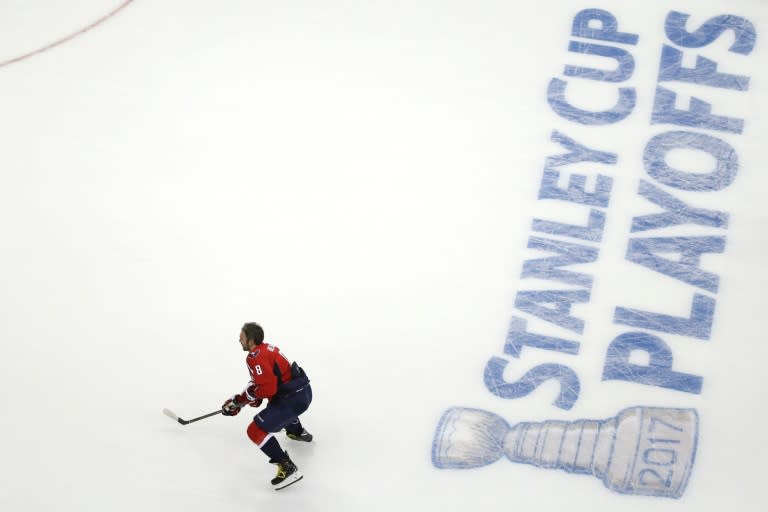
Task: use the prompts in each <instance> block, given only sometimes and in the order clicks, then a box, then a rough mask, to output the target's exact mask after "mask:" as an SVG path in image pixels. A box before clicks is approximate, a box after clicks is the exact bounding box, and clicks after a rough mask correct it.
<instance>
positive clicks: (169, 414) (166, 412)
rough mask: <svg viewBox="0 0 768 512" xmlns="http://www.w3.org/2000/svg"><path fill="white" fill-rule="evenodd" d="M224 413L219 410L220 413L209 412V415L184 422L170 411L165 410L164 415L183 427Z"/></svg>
mask: <svg viewBox="0 0 768 512" xmlns="http://www.w3.org/2000/svg"><path fill="white" fill-rule="evenodd" d="M222 412H224V411H222V410H221V409H219V410H218V411H214V412H209V413H208V414H204V415H203V416H198V417H197V418H192V419H191V420H183V419H181V418H179V417H178V416H176V414H174V413H173V411H171V410H169V409H163V414H165V415H166V416H168V417H169V418H171V419H172V420H173V421H178V422H179V423H181V424H182V425H188V424H189V423H192V422H195V421H200V420H204V419H205V418H210V417H211V416H216V415H217V414H221V413H222Z"/></svg>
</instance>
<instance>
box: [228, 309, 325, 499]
mask: <svg viewBox="0 0 768 512" xmlns="http://www.w3.org/2000/svg"><path fill="white" fill-rule="evenodd" d="M240 345H241V346H242V347H243V350H244V351H246V352H248V355H247V356H246V358H245V363H246V364H247V365H248V371H249V372H250V374H251V380H250V382H248V385H247V386H246V388H245V390H243V392H242V393H240V394H237V395H234V396H232V397H231V398H230V399H228V400H227V401H226V402H224V405H222V406H221V410H222V414H224V415H225V416H235V415H236V414H238V413H239V412H240V409H241V408H242V407H244V406H245V405H250V406H251V407H258V406H260V405H261V403H262V401H263V400H264V399H266V400H268V403H267V406H266V407H265V408H264V409H263V410H262V411H260V412H259V413H258V414H257V415H256V416H254V418H253V421H252V422H251V423H250V424H249V425H248V430H247V433H248V437H249V438H250V439H251V441H253V442H254V443H255V444H256V445H257V446H258V447H259V448H261V451H263V452H264V453H265V454H266V455H267V457H269V462H270V463H271V464H276V465H277V476H275V478H273V479H272V486H273V487H274V489H275V490H279V489H282V488H284V487H287V486H289V485H291V484H293V483H296V482H298V481H299V480H301V479H302V474H301V473H300V472H299V470H298V468H297V467H296V464H294V463H293V461H292V460H291V459H290V457H288V452H286V451H283V449H282V448H281V446H280V443H279V442H278V441H277V438H276V437H275V436H274V435H273V434H274V433H275V432H279V431H280V430H282V429H285V431H286V434H287V436H288V437H289V438H290V439H293V440H295V441H305V442H310V441H312V434H310V433H309V432H307V431H306V430H305V429H304V427H303V426H302V425H301V421H299V418H298V416H299V415H300V414H302V413H303V412H304V411H306V410H307V408H308V407H309V404H310V403H311V402H312V388H311V387H310V385H309V378H307V375H306V374H305V373H304V370H302V369H301V367H299V365H298V364H296V363H295V362H294V363H291V362H290V361H289V360H288V359H287V358H286V357H285V356H284V355H283V353H282V352H280V349H279V348H277V347H276V346H274V345H269V344H266V343H264V330H263V329H262V328H261V326H259V325H258V324H256V323H253V322H249V323H246V324H245V325H243V327H242V329H241V330H240Z"/></svg>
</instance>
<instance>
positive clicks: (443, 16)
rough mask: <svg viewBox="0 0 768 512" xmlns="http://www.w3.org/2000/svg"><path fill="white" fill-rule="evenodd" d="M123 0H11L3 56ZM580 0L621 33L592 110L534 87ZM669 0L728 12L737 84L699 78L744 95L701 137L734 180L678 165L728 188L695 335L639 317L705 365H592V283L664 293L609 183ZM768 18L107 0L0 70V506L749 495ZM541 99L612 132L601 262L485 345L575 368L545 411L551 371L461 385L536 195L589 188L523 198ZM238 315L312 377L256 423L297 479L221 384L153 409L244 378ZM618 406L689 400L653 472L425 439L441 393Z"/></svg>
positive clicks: (556, 0)
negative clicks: (732, 162)
mask: <svg viewBox="0 0 768 512" xmlns="http://www.w3.org/2000/svg"><path fill="white" fill-rule="evenodd" d="M122 3H124V2H122V1H118V0H89V1H86V0H71V1H68V2H60V1H56V0H23V1H21V0H6V1H4V2H3V3H2V5H1V6H0V62H6V61H8V60H12V59H14V58H15V57H18V56H21V55H25V54H27V53H29V52H33V51H34V50H36V49H39V48H43V47H45V46H46V45H49V44H51V43H53V42H55V41H58V40H60V39H62V38H65V37H66V36H68V35H70V34H74V33H76V32H77V31H78V30H81V29H83V28H84V27H86V26H87V25H88V24H89V23H91V22H93V21H94V20H97V19H98V18H100V17H101V16H103V15H105V14H106V13H108V12H109V11H111V10H112V9H115V8H116V7H118V6H119V5H121V4H122ZM586 8H601V9H606V10H608V11H610V12H611V13H612V14H613V15H615V16H616V18H617V19H618V20H619V29H620V30H622V31H626V32H632V33H636V34H639V36H640V39H639V42H638V44H637V45H636V46H635V47H633V48H632V49H631V51H632V53H633V56H634V59H635V63H636V68H635V73H634V75H633V77H632V78H631V80H629V81H628V83H627V84H623V85H626V86H629V87H634V88H635V89H636V90H637V93H638V102H637V107H636V110H635V112H633V114H632V115H631V116H630V117H628V118H627V119H626V120H624V121H622V122H620V123H617V124H615V125H611V126H603V127H591V126H583V125H579V124H576V123H573V122H570V121H567V120H564V119H562V118H560V117H559V116H557V115H556V114H555V113H554V112H553V110H552V109H551V108H550V107H549V105H548V104H547V101H546V98H547V96H546V91H547V85H548V84H549V81H550V80H551V79H552V78H555V77H560V78H563V69H564V66H566V65H567V64H572V65H578V64H581V65H584V64H585V63H587V62H588V61H584V60H578V58H579V57H577V56H574V55H573V54H572V53H569V52H568V42H569V40H570V39H571V37H570V31H571V23H572V20H573V17H574V15H575V14H576V13H577V12H579V11H581V10H582V9H586ZM671 10H678V11H681V12H685V13H689V14H691V16H692V22H695V23H697V24H701V23H703V22H704V21H705V20H707V19H709V18H711V17H713V16H717V15H720V14H733V15H737V16H742V17H745V18H748V19H749V20H750V21H751V22H752V23H753V24H754V25H755V28H756V30H757V45H756V47H755V49H754V51H753V52H752V53H751V54H750V55H748V56H734V55H733V54H731V53H729V52H727V46H728V44H727V43H728V42H730V40H728V39H727V37H723V41H718V42H717V43H715V44H713V45H712V48H708V49H706V50H704V49H703V50H702V54H704V55H707V56H708V57H709V58H711V59H714V60H717V61H719V62H720V66H721V68H720V70H721V71H723V72H730V73H735V74H741V75H745V76H749V77H750V78H751V83H750V88H749V90H748V91H742V92H739V93H737V92H734V91H717V90H714V91H708V92H707V93H706V94H704V95H700V96H701V97H702V98H706V99H707V100H708V101H710V102H712V104H713V112H714V113H716V114H720V115H730V116H732V117H737V118H742V119H744V120H745V129H744V132H743V133H742V134H741V135H733V134H728V135H724V136H723V138H724V139H726V140H728V141H729V142H730V143H731V144H733V145H734V147H735V148H736V150H737V151H738V155H739V159H740V171H739V174H738V176H737V178H736V180H735V181H734V182H733V184H732V185H730V186H729V187H728V188H726V189H725V190H723V191H720V192H717V193H712V194H710V195H702V194H698V195H690V196H685V197H686V198H688V199H690V200H691V201H693V202H696V201H698V202H699V203H700V204H701V206H702V207H706V208H710V209H720V210H722V211H726V212H728V213H729V215H730V223H729V227H728V229H727V230H724V231H722V232H721V233H717V234H722V235H724V236H727V246H726V249H725V252H724V253H723V254H716V255H705V256H704V257H703V258H702V262H703V263H702V266H705V267H706V268H707V269H708V270H710V271H712V272H716V273H717V274H718V275H719V276H720V288H719V290H718V292H717V294H709V296H712V297H714V298H716V300H717V310H716V315H715V321H714V325H713V330H712V336H711V338H710V339H709V340H707V341H702V340H694V339H692V338H686V337H683V336H665V339H666V341H667V342H668V343H670V345H671V346H672V347H673V349H674V355H675V363H674V364H675V368H676V369H678V370H679V371H684V372H688V373H691V374H696V375H700V376H703V378H704V384H703V388H702V392H701V393H700V394H690V393H682V392H677V391H671V390H665V389H661V388H653V387H649V386H642V385H637V384H632V383H624V382H618V381H602V380H601V371H602V367H603V364H604V362H605V352H606V348H607V346H608V344H609V343H610V341H611V340H612V339H613V338H614V337H615V336H617V335H619V334H620V333H622V332H624V331H626V330H627V329H626V328H625V327H622V326H617V325H615V324H613V323H612V314H613V308H614V307H615V306H616V305H619V304H623V305H633V306H634V307H645V308H648V309H655V310H658V311H665V312H667V313H668V314H673V315H679V316H684V315H687V314H688V311H689V308H690V297H691V292H692V288H691V287H690V286H682V285H681V284H680V283H676V282H673V281H672V280H671V279H669V278H665V277H660V276H659V275H656V274H653V273H651V272H648V271H641V270H639V269H637V268H633V267H632V266H631V265H629V264H628V263H627V262H626V261H625V260H624V254H625V252H626V247H627V241H628V238H629V226H630V223H631V219H632V217H633V216H634V215H638V214H642V213H653V212H655V211H657V210H654V207H653V206H652V205H649V203H648V202H647V201H645V200H643V199H642V198H639V197H637V194H636V191H637V187H638V183H639V180H640V179H645V178H646V174H645V171H644V169H643V166H642V150H643V147H644V146H645V144H646V142H647V140H648V139H650V137H651V136H652V135H654V134H655V133H658V132H659V131H661V128H660V127H658V126H653V125H651V123H650V113H651V110H652V108H653V92H654V90H655V87H656V77H657V73H658V65H659V56H660V51H661V46H662V44H664V43H665V42H666V38H665V34H664V19H665V16H666V15H667V13H668V12H669V11H671ZM766 41H768V3H766V2H765V1H763V0H729V1H728V2H725V1H716V0H700V1H693V0H690V1H688V0H646V1H644V2H623V1H622V2H611V1H607V0H594V1H586V0H538V1H537V2H532V3H530V4H527V3H521V2H513V1H500V0H499V1H490V0H489V1H467V0H451V1H437V0H428V1H427V0H415V1H414V0H409V1H401V0H396V1H386V2H385V1H370V2H369V1H358V2H353V1H337V0H330V1H324V2H317V1H303V0H299V1H283V2H265V1H246V0H228V1H225V2H215V1H210V0H209V1H202V0H175V1H173V0H134V1H133V2H130V4H129V5H126V7H125V8H124V9H123V10H121V11H120V12H119V13H118V14H116V15H115V16H114V17H112V18H110V19H109V20H107V21H105V22H104V23H102V24H100V25H99V26H97V27H95V28H93V29H92V30H89V31H87V32H85V33H83V34H81V35H79V36H77V37H73V38H72V39H71V40H68V41H67V42H65V43H63V44H61V45H58V46H55V47H53V48H51V49H50V50H47V51H44V52H41V53H39V54H37V55H34V56H30V57H29V58H26V59H22V60H19V61H18V62H15V63H11V64H8V65H4V66H2V67H0V140H2V143H1V144H0V178H1V182H0V244H2V245H1V246H0V255H1V256H0V263H1V264H0V340H1V343H2V356H1V357H0V406H1V407H2V411H3V417H2V421H1V422H0V457H1V459H2V463H1V464H0V509H2V510H4V511H14V512H15V511H48V510H71V511H103V510H113V511H135V510H140V509H143V510H169V511H170V510H179V511H184V512H202V511H206V512H210V511H213V510H225V511H227V512H239V511H252V510H269V511H271V512H280V511H292V512H311V511H321V510H322V511H334V512H357V511H360V510H370V511H391V510H402V511H410V510H435V511H442V512H460V511H461V512H465V511H467V510H478V511H479V510H489V509H493V510H516V509H524V510H527V511H549V510H576V511H582V510H589V511H603V510H605V511H622V512H624V511H626V512H640V511H648V510H654V511H661V512H665V511H673V510H674V511H686V512H687V511H697V512H699V511H702V510H705V511H709V510H712V511H715V510H738V511H740V512H759V511H764V510H766V509H767V508H768V500H767V499H766V497H765V474H766V470H765V461H766V460H768V448H766V443H765V435H764V433H765V430H766V427H765V425H766V419H767V418H768V415H767V414H766V412H765V410H764V403H765V389H766V382H765V372H764V369H765V362H766V361H767V360H768V349H767V348H766V347H767V346H768V344H767V343H766V340H765V337H764V335H763V334H764V333H763V328H762V327H761V325H763V324H762V321H758V320H760V319H761V318H763V317H764V316H765V311H766V305H767V304H766V303H767V301H766V299H765V290H766V287H767V286H768V279H767V278H766V273H765V257H766V251H765V250H766V249H768V239H767V238H766V233H768V230H766V229H765V228H766V218H767V217H766V216H767V214H768V209H766V194H764V192H765V191H766V190H768V173H766V172H765V160H766V158H765V151H766V145H765V143H764V142H765V140H766V139H765V134H766V133H768V126H766V121H767V120H768V103H767V102H766V98H768V68H766V66H765V63H766V62H767V61H766V58H767V57H768V46H766ZM691 55H695V53H691ZM686 59H692V57H691V56H687V57H686ZM577 60H578V61H577ZM686 63H687V65H694V64H695V62H694V61H693V60H687V61H686ZM588 85H589V84H587V85H584V87H585V89H583V90H576V89H574V91H575V93H577V92H578V93H582V92H583V93H584V94H585V96H587V97H588V96H589V94H590V89H589V88H588ZM600 85H601V86H603V87H605V86H604V84H600ZM612 87H614V86H613V85H611V86H610V87H609V88H603V89H600V88H596V89H595V90H599V91H605V93H599V94H596V93H591V94H592V96H593V98H594V101H595V102H596V103H595V105H600V102H601V101H602V100H603V99H604V98H605V96H608V97H611V96H609V95H611V94H615V90H614V89H613V88H612ZM679 90H681V91H682V90H684V91H686V92H687V93H689V94H694V93H695V92H696V91H697V90H696V89H695V88H693V87H690V88H687V89H686V88H680V89H679ZM582 97H584V96H582ZM555 129H557V130H560V131H562V132H564V133H567V134H569V135H570V136H572V137H574V138H576V139H578V140H581V141H583V142H584V143H585V144H587V145H590V146H595V147H598V148H600V149H604V150H608V151H612V152H616V153H617V154H618V155H619V161H618V164H617V165H616V166H614V167H613V168H612V169H609V171H610V175H611V176H612V177H613V179H614V189H613V192H612V198H611V205H610V207H609V208H608V209H607V210H606V212H607V223H606V227H605V233H604V239H603V241H602V242H601V243H600V244H599V248H600V251H601V252H600V259H599V260H598V261H597V262H596V263H592V264H589V265H586V266H585V267H584V269H583V271H584V272H587V273H589V274H590V275H592V276H593V277H594V285H593V288H592V296H591V300H590V302H589V303H588V304H587V305H583V306H577V309H575V310H574V311H575V312H577V313H578V315H579V316H580V317H582V318H584V319H585V320H586V329H585V331H584V333H583V336H579V337H578V340H579V341H580V343H581V346H580V351H579V354H578V355H577V356H571V355H565V354H556V353H552V352H548V351H537V350H535V349H528V348H526V349H525V352H524V357H521V359H520V361H519V362H518V361H514V360H513V361H512V363H511V370H510V371H511V374H510V375H509V379H510V380H513V379H516V378H519V377H520V375H522V374H523V373H524V372H525V371H527V370H528V369H530V368H532V367H533V366H535V365H536V364H538V363H545V362H549V363H560V364H566V365H569V366H570V367H572V368H573V369H574V370H575V371H576V372H577V374H578V375H579V377H580V379H581V394H580V396H579V399H578V401H577V403H576V405H575V406H574V407H573V409H571V410H568V411H564V410H562V409H558V408H556V407H554V406H553V405H552V401H553V400H554V397H555V396H556V394H557V391H558V386H557V384H556V383H555V382H548V383H546V384H544V385H543V386H542V387H541V388H539V389H537V390H536V391H535V392H533V393H531V394H530V395H529V396H526V397H524V398H520V399H516V400H507V399H502V398H499V397H496V396H494V395H493V394H491V393H490V392H489V391H488V390H487V389H486V387H485V385H484V383H483V371H484V368H485V365H486V362H487V361H488V360H489V359H490V358H491V357H493V356H499V357H502V356H503V355H504V354H503V349H504V341H505V336H506V328H507V323H508V321H509V318H510V316H511V315H512V314H519V312H516V310H515V308H514V303H515V302H514V301H515V295H516V293H517V292H518V290H521V289H531V286H530V283H524V282H523V281H524V280H523V279H521V277H520V273H521V268H522V265H523V262H524V261H525V260H526V259H528V258H531V257H533V256H534V255H535V253H534V252H533V251H530V250H528V249H526V245H527V240H528V237H529V235H531V234H532V233H531V230H530V226H531V221H532V219H533V218H534V217H536V216H537V215H538V216H540V217H544V216H549V217H552V216H553V215H561V216H562V218H563V219H568V220H570V221H571V222H572V223H583V222H584V221H585V219H586V216H585V210H583V209H581V210H579V209H573V210H572V209H569V208H567V207H565V206H564V207H562V210H560V211H558V210H557V206H553V205H551V204H543V203H542V202H541V201H537V193H538V189H539V185H540V180H541V173H542V169H543V166H544V161H545V159H546V157H547V156H548V155H551V154H557V153H559V152H561V150H560V148H559V147H558V146H557V145H556V144H554V143H552V142H550V134H551V132H552V131H553V130H555ZM761 153H763V156H760V155H761ZM682 158H683V160H685V155H683V157H682ZM691 158H692V157H691ZM692 165H701V166H702V167H703V168H706V165H708V163H707V162H703V163H701V162H692ZM566 206H568V205H566ZM686 234H701V233H699V232H698V231H696V230H691V231H688V232H687V233H686ZM633 301H634V303H633ZM578 308H582V309H578ZM251 320H252V321H258V322H260V323H261V324H262V325H263V326H264V327H265V330H266V332H267V338H268V340H269V341H271V342H273V343H275V344H277V345H279V346H280V347H281V348H282V349H283V351H284V352H285V353H286V354H287V355H288V356H289V357H291V358H294V359H297V360H298V361H299V362H300V363H301V364H302V365H303V366H304V367H305V369H306V370H307V372H308V373H309V374H310V377H311V378H312V384H313V388H314V394H315V400H314V402H313V404H312V406H311V408H310V410H309V411H308V412H307V413H306V414H305V415H304V416H303V420H304V422H305V425H306V427H307V428H308V429H309V430H311V432H312V433H313V434H314V435H315V439H316V442H314V443H312V444H311V445H305V444H298V445H297V444H296V443H291V442H289V441H287V442H286V441H283V443H284V446H285V447H286V448H288V450H289V452H290V453H291V455H292V456H293V458H294V459H295V461H296V463H297V464H298V465H299V467H300V468H301V471H302V472H303V473H304V479H303V480H302V481H301V482H300V483H298V484H297V485H295V486H292V487H291V488H289V489H286V490H285V491H281V492H280V493H275V492H274V491H272V490H271V489H270V488H269V484H268V480H269V479H270V478H271V477H272V476H273V474H274V469H273V467H272V466H270V465H268V464H267V463H266V460H265V457H264V456H263V454H261V453H260V452H259V450H258V449H257V448H256V447H255V446H253V444H252V443H251V442H250V441H249V440H248V438H247V437H246V436H245V429H246V427H247V424H248V420H249V417H248V415H246V414H242V415H240V416H237V417H235V418H226V417H223V416H215V417H212V418H209V419H206V420H204V421H200V422H198V423H194V424H191V425H187V426H183V427H182V426H181V425H178V424H174V423H173V422H172V421H170V420H169V418H167V417H166V416H164V415H163V414H162V410H163V408H165V407H167V408H169V409H171V410H172V411H174V412H175V413H176V414H178V415H179V416H181V417H183V418H189V417H193V416H198V415H202V414H204V413H207V412H210V411H213V410H215V409H216V408H217V407H219V406H220V404H221V403H222V402H223V401H224V399H226V398H227V397H228V396H229V395H231V394H232V393H234V392H237V391H239V390H240V389H241V388H242V386H243V385H244V384H245V383H246V381H247V373H246V370H245V366H244V363H243V353H242V352H241V351H240V347H239V345H238V341H237V335H238V330H239V327H240V325H241V324H242V323H243V322H245V321H251ZM541 325H542V324H537V326H539V327H540V326H541ZM550 332H553V333H559V334H560V335H563V336H565V335H566V334H567V333H566V332H564V331H550ZM646 404H649V405H658V406H668V407H689V408H696V409H697V410H698V411H699V414H700V416H701V429H700V438H699V451H698V453H697V459H696V466H695V469H694V472H693V474H692V476H691V480H690V482H689V485H688V488H687V490H686V492H685V495H684V496H683V497H682V498H681V499H679V500H668V499H662V498H648V497H637V496H626V495H621V494H616V493H612V492H610V491H609V490H607V489H605V488H604V486H603V484H602V483H601V482H600V481H599V480H597V479H596V478H592V477H590V476H584V475H575V474H568V473H565V472H563V471H556V470H544V469H539V468H536V467H533V466H527V465H519V464H512V463H510V462H508V461H505V460H502V461H499V462H498V463H495V464H493V465H491V466H488V467H485V468H482V469H474V470H466V471H458V470H439V469H437V468H435V467H433V465H432V462H431V459H430V450H431V445H432V436H433V434H434V430H435V427H436V425H437V422H438V420H439V418H440V416H441V414H442V413H443V411H444V410H445V409H446V408H447V407H451V406H455V405H463V406H469V407H478V408H483V409H487V410H491V411H494V412H495V413H497V414H500V415H502V416H503V417H504V418H505V419H507V421H509V422H510V423H515V422H518V421H539V420H544V419H559V420H568V421H570V420H575V419H578V418H596V419H601V418H607V417H610V416H612V415H614V414H616V413H617V412H618V411H619V410H621V409H623V408H625V407H629V406H633V405H646ZM282 439H284V438H282V437H281V441H282Z"/></svg>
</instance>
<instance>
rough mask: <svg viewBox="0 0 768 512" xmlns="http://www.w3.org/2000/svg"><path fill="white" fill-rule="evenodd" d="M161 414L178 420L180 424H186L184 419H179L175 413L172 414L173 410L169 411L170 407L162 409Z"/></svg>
mask: <svg viewBox="0 0 768 512" xmlns="http://www.w3.org/2000/svg"><path fill="white" fill-rule="evenodd" d="M163 414H165V415H166V416H168V417H169V418H171V419H172V420H173V421H178V422H179V423H181V424H182V425H186V424H187V422H186V421H184V420H183V419H181V418H179V417H178V416H176V414H174V412H173V411H171V410H170V409H163Z"/></svg>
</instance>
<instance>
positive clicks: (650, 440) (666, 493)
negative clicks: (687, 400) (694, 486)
mask: <svg viewBox="0 0 768 512" xmlns="http://www.w3.org/2000/svg"><path fill="white" fill-rule="evenodd" d="M697 438H698V414H697V413H696V410H694V409H669V408H661V407H632V408H629V409H624V410H623V411H621V412H620V413H619V414H618V415H617V416H615V417H613V418H609V419H606V420H603V421H600V420H577V421H571V422H568V421H544V422H541V423H532V422H524V423H518V424H516V425H514V426H510V425H509V424H508V423H507V422H506V421H505V420H504V419H503V418H502V417H500V416H498V415H496V414H494V413H492V412H488V411H484V410H481V409H469V408H462V407H454V408H451V409H448V410H447V411H446V412H445V413H444V414H443V417H442V418H441V419H440V423H439V425H438V426H437V430H436V431H435V438H434V441H433V443H432V463H433V464H434V465H435V467H437V468H441V469H456V468H458V469H468V468H475V467H480V466H485V465H488V464H491V463H493V462H496V461H497V460H499V459H500V458H501V457H502V456H503V455H506V456H507V458H508V459H509V460H511V461H512V462H520V463H524V464H533V465H534V466H538V467H541V468H552V469H562V470H564V471H567V472H568V473H582V474H591V475H594V476H596V477H597V478H600V479H602V481H603V483H604V484H605V486H606V487H607V488H608V489H610V490H612V491H615V492H619V493H624V494H641V495H648V496H661V497H667V498H679V497H680V496H682V495H683V492H684V491H685V486H686V484H687V483H688V478H689V476H690V474H691V469H692V468H693V463H694V458H695V455H696V441H697Z"/></svg>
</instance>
